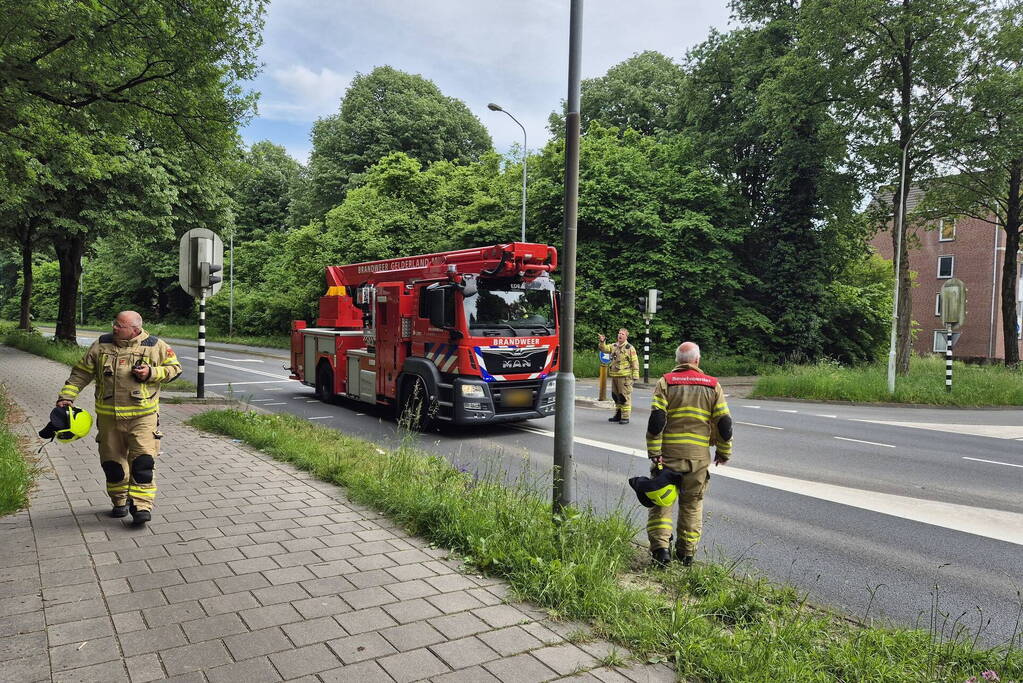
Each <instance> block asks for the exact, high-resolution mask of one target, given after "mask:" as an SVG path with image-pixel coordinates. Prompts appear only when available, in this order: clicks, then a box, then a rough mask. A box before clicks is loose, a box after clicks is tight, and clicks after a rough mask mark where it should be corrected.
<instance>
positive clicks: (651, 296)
mask: <svg viewBox="0 0 1023 683" xmlns="http://www.w3.org/2000/svg"><path fill="white" fill-rule="evenodd" d="M660 298H661V290H659V289H648V290H647V294H646V310H645V311H644V312H645V313H646V314H647V315H654V314H655V313H657V311H659V310H661V308H662V307H663V306H664V305H663V304H662V303H661V301H660Z"/></svg>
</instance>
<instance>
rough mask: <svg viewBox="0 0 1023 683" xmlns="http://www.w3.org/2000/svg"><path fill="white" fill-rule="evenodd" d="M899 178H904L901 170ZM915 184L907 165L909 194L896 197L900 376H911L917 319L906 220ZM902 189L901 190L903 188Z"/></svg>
mask: <svg viewBox="0 0 1023 683" xmlns="http://www.w3.org/2000/svg"><path fill="white" fill-rule="evenodd" d="M899 178H900V180H901V178H902V174H901V169H900V174H899ZM912 182H913V175H912V171H911V165H910V164H909V162H908V161H907V163H906V184H905V191H904V192H901V196H900V192H899V191H898V190H897V191H896V192H895V193H894V196H895V201H894V205H895V214H894V216H895V224H894V225H893V226H892V253H893V254H895V253H899V254H900V257H899V272H898V273H896V274H895V277H896V279H897V280H898V283H899V310H898V311H896V312H895V313H896V323H895V372H896V374H899V375H908V374H909V357H910V352H911V351H912V348H913V346H912V341H913V340H912V335H911V323H912V318H913V301H912V299H910V296H911V291H910V289H911V287H912V284H913V282H912V279H911V278H910V276H909V245H908V240H907V239H906V232H907V231H908V230H907V226H908V225H909V220H908V219H907V218H906V217H905V215H904V213H903V212H905V211H906V208H907V207H906V204H907V200H908V198H909V188H910V186H911V185H912ZM900 189H901V188H900ZM900 216H902V228H901V236H900V229H899V217H900Z"/></svg>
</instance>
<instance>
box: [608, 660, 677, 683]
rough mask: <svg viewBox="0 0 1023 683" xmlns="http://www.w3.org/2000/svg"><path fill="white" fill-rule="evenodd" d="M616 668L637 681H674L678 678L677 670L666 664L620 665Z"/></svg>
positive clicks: (666, 682)
mask: <svg viewBox="0 0 1023 683" xmlns="http://www.w3.org/2000/svg"><path fill="white" fill-rule="evenodd" d="M615 670H616V671H617V672H618V673H620V674H622V675H623V676H625V677H626V678H628V679H629V680H630V681H634V682H635V683H674V681H675V680H676V678H677V677H676V675H675V672H674V671H673V670H672V669H671V668H669V667H667V666H665V665H664V664H655V665H653V666H650V665H647V666H643V665H641V664H634V665H632V666H629V667H618V668H617V669H615Z"/></svg>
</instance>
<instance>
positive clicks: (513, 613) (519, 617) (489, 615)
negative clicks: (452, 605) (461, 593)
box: [472, 605, 532, 628]
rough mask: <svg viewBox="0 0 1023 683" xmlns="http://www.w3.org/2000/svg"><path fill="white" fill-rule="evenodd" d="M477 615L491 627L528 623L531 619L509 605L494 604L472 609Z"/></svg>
mask: <svg viewBox="0 0 1023 683" xmlns="http://www.w3.org/2000/svg"><path fill="white" fill-rule="evenodd" d="M472 613H473V614H475V615H476V616H477V617H479V618H480V619H482V620H483V621H485V622H486V623H487V625H488V626H492V627H493V628H502V627H504V626H513V625H515V624H523V623H529V622H531V621H532V619H530V618H529V617H527V616H526V615H525V614H523V613H522V612H520V611H519V610H517V609H515V608H514V607H512V606H511V605H494V606H492V607H481V608H479V609H475V610H473V611H472Z"/></svg>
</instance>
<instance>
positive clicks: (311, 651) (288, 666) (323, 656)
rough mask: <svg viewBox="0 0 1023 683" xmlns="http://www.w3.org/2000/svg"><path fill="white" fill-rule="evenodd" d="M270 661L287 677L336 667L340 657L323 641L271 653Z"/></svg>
mask: <svg viewBox="0 0 1023 683" xmlns="http://www.w3.org/2000/svg"><path fill="white" fill-rule="evenodd" d="M270 661H271V662H273V664H274V666H275V667H277V670H278V671H280V672H281V675H282V676H284V678H285V679H290V678H295V677H297V676H305V675H307V674H314V673H318V672H320V671H326V670H328V669H334V668H336V667H337V665H338V658H337V657H336V656H335V655H334V653H333V652H331V650H330V648H328V647H327V646H326V645H324V644H322V643H317V644H316V645H308V646H306V647H300V648H297V649H294V650H291V651H289V652H278V653H277V654H273V655H270Z"/></svg>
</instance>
